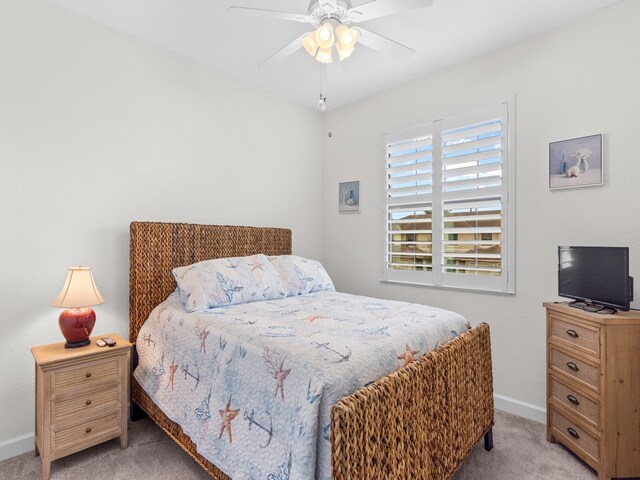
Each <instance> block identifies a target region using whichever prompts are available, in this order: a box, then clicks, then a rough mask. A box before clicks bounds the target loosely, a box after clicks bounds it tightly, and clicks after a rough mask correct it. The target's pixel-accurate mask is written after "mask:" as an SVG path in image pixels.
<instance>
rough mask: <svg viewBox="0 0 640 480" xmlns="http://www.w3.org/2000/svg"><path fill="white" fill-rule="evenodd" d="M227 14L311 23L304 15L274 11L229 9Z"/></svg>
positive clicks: (243, 8) (241, 8) (247, 8)
mask: <svg viewBox="0 0 640 480" xmlns="http://www.w3.org/2000/svg"><path fill="white" fill-rule="evenodd" d="M227 13H232V14H235V15H248V16H251V17H262V18H272V19H274V20H290V21H292V22H300V23H310V22H311V17H310V16H309V15H306V14H304V13H291V12H277V11H275V10H263V9H261V8H249V7H229V9H228V10H227Z"/></svg>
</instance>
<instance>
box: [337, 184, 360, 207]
mask: <svg viewBox="0 0 640 480" xmlns="http://www.w3.org/2000/svg"><path fill="white" fill-rule="evenodd" d="M338 212H340V213H358V212H360V180H354V181H352V182H341V183H340V184H339V185H338Z"/></svg>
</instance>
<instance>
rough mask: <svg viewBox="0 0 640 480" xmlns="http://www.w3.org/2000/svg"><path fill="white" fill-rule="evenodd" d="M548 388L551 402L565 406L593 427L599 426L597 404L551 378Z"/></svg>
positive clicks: (598, 407) (598, 408)
mask: <svg viewBox="0 0 640 480" xmlns="http://www.w3.org/2000/svg"><path fill="white" fill-rule="evenodd" d="M549 387H550V392H549V395H550V397H551V400H552V401H554V402H556V403H561V404H562V405H564V406H566V407H567V408H568V409H570V410H571V411H573V412H574V413H575V414H576V415H578V416H579V417H581V418H582V419H584V420H585V421H586V422H589V423H590V424H591V425H592V426H593V427H595V428H597V427H599V426H600V406H599V405H598V402H594V401H593V400H591V399H590V398H589V397H586V396H584V395H581V394H580V393H578V392H577V391H576V390H574V389H572V388H571V387H568V386H567V385H565V384H564V383H562V382H561V381H560V380H558V379H556V378H555V377H553V376H552V377H551V378H550V383H549Z"/></svg>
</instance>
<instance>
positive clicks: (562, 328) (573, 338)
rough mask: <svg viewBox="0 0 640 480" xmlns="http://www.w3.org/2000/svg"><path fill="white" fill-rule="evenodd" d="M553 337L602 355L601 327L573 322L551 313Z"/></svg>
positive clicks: (596, 355) (596, 354) (598, 355)
mask: <svg viewBox="0 0 640 480" xmlns="http://www.w3.org/2000/svg"><path fill="white" fill-rule="evenodd" d="M549 319H550V323H551V324H550V329H551V337H552V338H555V339H558V340H561V341H563V342H567V343H569V344H571V345H575V346H577V347H580V348H582V349H584V350H585V352H587V353H589V354H591V355H594V356H595V357H598V358H599V357H600V328H598V327H597V326H593V327H588V326H584V325H581V324H579V323H573V322H571V321H570V320H569V319H566V318H564V317H560V316H558V315H550V317H549Z"/></svg>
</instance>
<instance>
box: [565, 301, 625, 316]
mask: <svg viewBox="0 0 640 480" xmlns="http://www.w3.org/2000/svg"><path fill="white" fill-rule="evenodd" d="M569 306H570V307H573V308H579V309H580V310H584V311H585V312H593V313H602V314H607V315H613V314H614V313H618V310H617V309H615V308H611V307H605V306H604V305H599V304H597V303H593V302H585V301H581V300H574V301H573V302H569Z"/></svg>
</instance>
